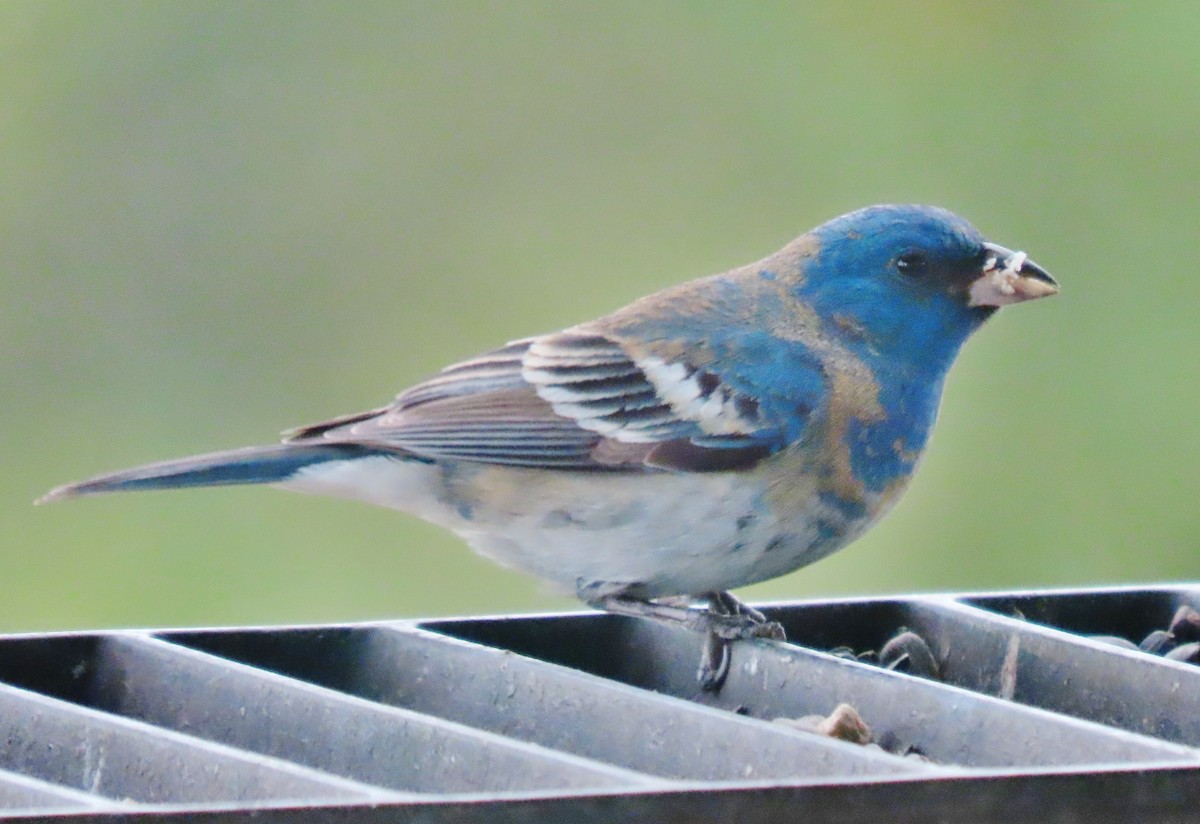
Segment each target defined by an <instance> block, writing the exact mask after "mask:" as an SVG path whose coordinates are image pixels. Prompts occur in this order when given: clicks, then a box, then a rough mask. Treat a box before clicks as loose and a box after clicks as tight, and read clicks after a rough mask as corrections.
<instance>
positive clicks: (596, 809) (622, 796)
mask: <svg viewBox="0 0 1200 824" xmlns="http://www.w3.org/2000/svg"><path fill="white" fill-rule="evenodd" d="M1197 798H1200V770H1196V769H1194V768H1180V767H1172V768H1154V767H1149V768H1147V767H1139V768H1136V769H1112V770H1107V771H1104V772H1102V773H1096V772H1093V771H1084V770H1080V771H1076V770H1053V771H1036V770H1035V771H1023V772H1021V773H1012V772H1011V771H1007V770H1005V771H993V772H987V773H970V774H969V778H968V777H966V776H964V777H962V778H959V779H949V780H947V779H945V778H940V779H914V778H910V777H904V778H901V777H896V778H892V779H888V780H871V781H865V780H856V781H839V782H830V783H828V784H817V785H812V784H807V783H805V784H790V783H787V782H779V783H769V784H740V785H730V784H724V785H722V784H717V785H709V786H704V787H696V788H692V789H687V790H672V791H642V792H632V793H572V794H564V795H554V796H546V795H541V796H532V797H516V798H498V799H495V800H494V801H492V802H490V803H487V804H481V803H480V802H479V801H478V800H477V799H459V798H448V799H445V800H442V801H429V800H426V801H423V802H415V803H405V804H393V803H384V804H369V805H365V804H361V803H360V804H321V805H313V806H291V805H279V804H264V805H260V806H258V807H257V808H255V809H254V810H253V811H250V810H230V809H204V808H195V807H191V808H189V807H173V808H172V807H157V808H152V809H147V810H144V811H139V812H131V813H124V814H121V813H118V814H112V813H79V814H74V815H64V816H61V817H60V816H55V818H54V821H55V822H56V824H98V823H99V822H103V824H148V822H160V824H229V822H233V821H251V820H253V821H254V822H256V824H408V822H412V824H475V822H479V821H487V822H488V824H552V823H553V824H556V823H557V822H561V821H570V822H572V824H607V822H611V821H621V822H627V824H674V823H675V822H678V824H684V822H686V823H687V824H692V822H718V821H720V822H724V821H737V822H738V824H775V823H776V822H779V821H791V820H802V821H804V822H805V824H879V822H881V821H886V822H888V824H923V823H924V822H928V821H970V822H975V823H976V824H1079V822H1081V821H1086V822H1088V824H1127V822H1130V821H1138V822H1154V824H1192V822H1194V821H1195V820H1196V799H1197ZM13 820H43V819H41V818H40V817H36V818H34V817H31V818H17V819H13Z"/></svg>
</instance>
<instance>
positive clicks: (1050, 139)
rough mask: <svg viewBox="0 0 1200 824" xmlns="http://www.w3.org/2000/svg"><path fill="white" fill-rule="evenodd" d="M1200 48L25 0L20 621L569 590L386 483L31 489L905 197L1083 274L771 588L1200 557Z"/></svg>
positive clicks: (358, 400)
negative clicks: (347, 493)
mask: <svg viewBox="0 0 1200 824" xmlns="http://www.w3.org/2000/svg"><path fill="white" fill-rule="evenodd" d="M1198 41H1200V15H1198V14H1197V13H1196V9H1195V7H1194V6H1193V5H1192V4H1189V3H1182V2H1181V3H1176V4H1170V3H1154V4H1127V5H1118V4H1095V3H1087V2H1064V3H1057V4H1043V3H1002V4H963V3H951V2H941V3H922V4H894V5H884V4H876V3H856V2H844V0H831V1H830V2H820V3H807V4H789V3H757V4H746V3H740V4H730V3H709V2H698V3H697V2H693V3H683V2H656V3H642V2H608V3H591V4H583V3H558V2H553V0H544V1H543V2H515V3H488V2H438V3H415V2H405V3H390V2H361V3H354V4H350V5H343V4H334V3H306V2H292V3H240V2H175V3H159V2H149V1H148V0H147V1H146V2H129V1H128V0H91V1H90V2H76V1H74V0H59V1H58V2H43V0H7V2H5V3H3V4H0V122H2V124H3V127H2V128H0V180H2V185H0V237H2V238H3V242H2V243H0V415H2V422H3V427H4V431H5V439H4V442H5V443H7V444H8V446H7V447H5V449H4V469H5V471H4V473H3V477H2V478H0V551H2V552H3V558H4V574H3V576H0V630H3V631H12V630H23V629H42V628H66V627H84V626H96V625H104V626H113V625H140V626H147V625H172V624H175V625H182V624H188V625H192V624H238V623H251V622H281V621H286V622H310V621H314V622H315V621H329V620H351V619H362V618H371V617H387V616H402V615H404V616H411V615H436V614H454V613H464V614H466V613H482V612H499V611H517V610H538V609H557V608H564V607H571V606H573V601H572V600H571V599H569V598H565V597H563V596H561V595H555V594H552V593H548V592H546V591H545V590H544V588H543V587H542V586H541V585H539V584H538V583H537V582H534V581H531V580H529V579H527V578H525V577H522V576H520V575H517V574H514V573H510V572H507V571H503V570H499V569H497V568H496V567H494V566H493V565H492V564H491V563H489V562H487V561H485V560H482V559H479V558H476V557H474V556H473V555H472V554H471V553H470V552H469V551H468V550H467V549H465V548H464V547H463V545H461V544H460V543H459V542H458V541H457V540H456V539H455V538H454V537H453V536H450V535H447V534H444V533H442V532H441V531H439V530H437V529H435V528H433V527H430V526H427V525H424V524H422V523H419V522H417V521H415V520H414V519H412V518H409V517H407V516H404V515H400V514H396V513H392V512H387V511H384V510H375V509H371V508H368V507H366V506H363V505H356V504H352V503H345V502H338V501H332V500H321V499H314V498H305V497H302V496H298V495H288V494H285V493H281V492H277V491H274V490H270V489H246V488H242V489H231V490H214V491H196V492H189V493H170V494H165V493H159V494H147V495H129V496H117V497H112V498H107V499H95V500H88V501H82V502H78V503H72V504H64V505H56V506H53V507H49V508H42V509H35V508H33V507H32V506H30V501H31V500H32V499H33V498H34V497H36V496H37V495H38V494H40V493H41V492H43V491H45V490H46V489H47V488H49V487H51V486H53V485H56V484H58V483H61V482H64V481H67V480H71V479H75V478H79V477H81V476H84V475H88V474H92V473H95V472H99V471H102V470H107V469H114V468H119V467H122V466H127V465H131V464H135V463H139V462H143V461H149V460H155V459H160V458H166V457H174V456H178V455H182V454H188V453H192V452H198V451H205V450H209V449H216V448H221V447H230V446H240V445H244V444H250V443H256V442H264V441H269V440H271V439H272V438H273V436H274V434H275V432H276V430H278V429H280V428H282V427H284V426H288V425H294V424H302V423H307V422H311V421H314V420H319V419H322V418H325V417H329V416H332V415H334V414H338V413H343V412H348V411H353V410H356V409H360V408H366V407H369V406H372V405H377V404H380V403H382V402H384V401H386V400H387V399H388V398H389V397H390V396H391V395H392V394H393V393H394V392H395V391H397V390H399V389H401V388H403V387H404V386H405V385H407V384H408V383H410V382H411V381H414V380H417V379H419V378H421V377H423V376H425V375H426V374H428V373H430V372H432V371H434V370H435V369H437V368H438V367H440V366H441V365H443V364H444V363H446V362H448V361H450V360H452V359H454V358H458V357H463V356H468V355H471V354H474V353H476V352H478V351H480V350H483V349H485V348H488V347H491V346H494V345H496V344H498V343H500V342H503V341H505V340H508V339H511V338H514V337H519V336H523V335H526V334H531V333H535V332H540V331H549V330H551V329H555V328H558V327H561V326H564V325H567V324H570V323H573V322H577V321H580V320H584V319H586V318H588V317H590V316H593V315H597V314H600V313H603V312H606V311H608V310H610V309H613V308H615V307H617V306H619V305H621V304H623V303H625V302H627V301H628V300H630V299H632V298H635V297H637V296H639V295H641V294H644V293H647V292H649V291H651V290H653V289H656V288H659V287H662V286H664V285H667V284H670V283H674V282H677V281H680V280H684V279H687V278H690V277H694V276H698V275H703V274H707V273H710V272H714V271H720V270H722V269H725V268H728V267H730V266H733V265H736V264H740V263H744V262H746V261H749V260H752V259H755V258H757V257H760V256H762V255H765V254H767V253H769V252H771V251H773V250H774V249H776V248H778V247H779V246H781V245H782V244H783V243H785V242H786V241H787V240H789V239H791V238H792V237H793V236H795V235H796V234H799V233H800V232H801V231H803V230H805V229H807V228H809V227H810V226H812V225H815V224H816V223H819V222H821V221H822V220H825V219H826V218H829V217H832V216H833V215H835V214H838V213H840V212H843V211H846V210H848V209H851V208H855V207H858V206H862V205H866V204H868V203H873V202H881V201H897V200H900V201H922V202H931V203H937V204H941V205H944V206H947V207H949V208H952V209H954V210H956V211H959V212H960V213H962V214H964V215H966V216H967V217H969V218H970V219H971V220H973V221H974V222H975V223H976V224H977V225H978V226H979V227H980V228H981V229H982V230H983V231H984V232H985V233H986V234H988V235H989V236H990V237H991V238H993V239H994V240H996V241H998V242H1001V243H1005V244H1007V245H1010V246H1013V247H1016V248H1021V249H1025V250H1027V251H1029V252H1030V253H1031V255H1032V256H1033V257H1034V258H1035V259H1036V260H1037V261H1038V262H1039V263H1041V264H1042V265H1044V266H1046V267H1047V268H1048V269H1050V270H1051V271H1052V272H1053V273H1054V274H1055V275H1056V276H1057V277H1058V278H1059V280H1060V281H1061V282H1062V284H1063V286H1064V292H1063V294H1062V295H1061V296H1060V297H1058V298H1055V299H1053V300H1050V301H1046V302H1044V303H1038V304H1035V305H1031V306H1028V307H1020V308H1018V309H1014V310H1009V311H1005V312H1003V313H1001V316H999V317H998V318H996V319H995V320H994V321H993V322H992V323H991V324H989V327H988V328H987V329H985V330H984V331H983V333H981V334H980V335H979V336H978V337H977V338H976V339H975V340H973V341H972V342H971V344H970V345H968V347H967V349H966V350H965V352H964V355H963V357H962V358H961V359H960V361H959V364H958V366H957V367H956V368H955V370H954V372H953V373H952V374H951V378H950V381H949V385H948V391H947V396H946V399H945V403H944V405H943V410H942V420H941V422H940V424H939V428H938V432H937V434H936V436H935V438H934V441H933V444H932V448H931V450H930V452H929V454H928V456H927V459H926V461H925V465H924V467H923V469H922V471H921V473H920V474H919V476H918V478H917V480H916V482H915V484H914V486H913V488H912V490H911V492H910V493H909V495H908V496H907V498H906V499H905V501H904V502H903V503H902V504H901V505H900V507H899V508H898V510H897V511H896V512H895V514H893V515H892V516H890V517H889V518H888V519H887V520H886V521H885V522H884V523H883V524H882V525H881V526H880V527H878V528H877V529H876V530H874V531H873V532H871V533H870V535H869V536H867V537H866V538H864V539H862V540H861V541H859V542H858V544H856V545H855V546H854V547H852V548H851V549H849V550H847V551H845V552H842V553H840V554H838V555H836V556H834V557H833V558H831V559H829V560H826V561H823V562H821V563H820V564H818V565H816V566H814V567H812V568H809V569H807V570H803V571H801V572H799V573H796V574H794V575H790V576H787V577H785V578H782V579H779V580H777V581H773V582H770V583H767V584H763V585H759V586H757V587H753V588H750V589H748V590H746V591H744V592H743V594H744V595H746V596H748V597H752V598H760V599H761V598H779V597H798V596H813V595H829V594H836V593H860V592H861V593H865V592H898V591H914V590H935V589H946V588H949V589H967V588H970V589H990V588H1000V587H1024V586H1049V585H1078V584H1086V583H1099V582H1133V581H1146V580H1161V579H1178V578H1189V579H1197V578H1200V560H1197V558H1196V552H1195V546H1196V543H1197V539H1198V538H1200V512H1198V510H1197V508H1196V505H1195V501H1196V499H1197V496H1198V495H1200V472H1198V471H1197V468H1198V467H1200V431H1197V427H1196V425H1195V420H1196V414H1195V409H1196V405H1197V401H1198V399H1200V362H1198V359H1197V357H1196V353H1197V352H1200V325H1198V324H1196V323H1195V320H1194V316H1193V314H1192V307H1191V306H1190V305H1189V304H1188V299H1187V295H1188V294H1190V292H1188V291H1187V290H1184V291H1180V290H1181V289H1183V286H1184V285H1185V280H1187V279H1188V278H1190V277H1191V275H1188V274H1187V273H1188V272H1190V271H1191V268H1192V266H1193V264H1192V263H1191V262H1190V260H1191V256H1192V254H1193V253H1194V252H1195V249H1196V245H1197V239H1196V233H1197V226H1198V221H1197V205H1196V198H1195V190H1196V184H1197V180H1198V178H1200V152H1198V151H1197V139H1196V136H1197V134H1200V96H1198V93H1197V91H1196V77H1197V76H1198V75H1200V50H1197V49H1196V47H1195V44H1196V43H1197V42H1198ZM1189 282H1190V281H1189Z"/></svg>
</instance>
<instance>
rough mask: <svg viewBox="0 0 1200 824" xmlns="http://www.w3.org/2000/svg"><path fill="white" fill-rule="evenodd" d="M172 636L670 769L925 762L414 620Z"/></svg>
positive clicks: (850, 769) (741, 771) (585, 750)
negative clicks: (429, 628)
mask: <svg viewBox="0 0 1200 824" xmlns="http://www.w3.org/2000/svg"><path fill="white" fill-rule="evenodd" d="M553 620H554V621H559V620H567V619H566V618H562V619H553ZM434 626H440V624H439V625H434ZM170 637H171V639H172V640H174V641H177V642H179V643H186V644H191V645H194V646H196V647H198V648H201V649H204V650H207V651H209V652H212V653H214V654H217V655H226V656H229V657H232V658H236V659H238V660H241V661H245V662H247V663H250V664H253V665H255V666H260V667H265V668H267V669H271V670H275V671H278V672H285V673H287V674H288V675H291V676H293V677H296V678H303V679H306V680H310V681H313V682H315V683H319V684H323V685H325V686H328V687H331V688H333V689H338V690H344V691H346V692H349V693H351V694H354V695H359V696H362V697H364V698H368V699H370V700H373V701H381V702H383V703H386V704H391V705H394V706H399V707H406V708H408V709H412V710H417V711H419V712H422V713H428V714H430V715H437V716H440V717H443V718H449V719H453V720H455V721H457V722H460V723H463V724H469V725H471V726H475V727H479V728H481V729H487V730H491V731H493V732H496V733H499V734H502V735H506V736H512V737H514V738H517V739H520V740H523V741H530V742H534V743H537V744H541V745H542V746H546V747H552V748H554V749H557V750H563V751H566V752H572V753H576V754H577V755H581V756H585V757H588V758H594V759H597V760H601V761H607V762H609V763H612V764H619V765H621V766H623V767H625V768H627V769H633V770H638V771H641V772H646V773H651V774H654V775H658V776H664V777H668V778H676V779H692V780H709V781H712V780H733V779H746V778H760V779H761V778H784V777H796V776H810V777H811V776H855V775H871V774H895V773H901V772H916V771H922V770H924V769H925V765H922V764H919V763H916V762H912V761H906V760H903V759H899V758H895V757H893V756H889V755H887V754H885V753H882V752H878V751H873V750H868V749H864V748H862V747H857V746H855V745H851V744H847V743H844V742H841V741H834V740H830V739H825V738H822V737H819V736H815V735H811V734H808V733H802V732H797V731H794V730H791V729H787V728H784V727H782V726H780V725H776V724H765V723H762V722H759V721H755V720H752V719H744V718H741V717H739V716H736V715H733V714H730V713H725V712H720V711H716V710H712V709H709V708H706V707H701V706H697V705H695V704H692V703H689V702H684V701H678V700H675V699H672V698H669V697H666V696H662V695H657V694H655V693H653V692H646V691H643V690H638V689H633V688H631V687H628V686H626V685H623V684H617V683H613V682H610V681H606V680H604V679H601V678H596V677H593V676H589V675H585V674H583V673H579V672H575V671H572V670H570V669H567V668H564V667H559V666H553V665H551V664H547V663H544V662H542V661H535V660H531V659H529V658H525V657H523V656H520V655H514V654H512V653H509V652H504V651H500V650H495V649H489V648H487V647H484V646H480V645H478V644H471V643H466V642H463V641H457V640H455V639H452V638H449V637H447V636H446V635H444V634H434V633H431V632H426V631H423V630H420V629H415V628H412V627H401V626H393V627H383V626H376V627H369V628H331V629H318V630H293V631H286V632H253V631H251V632H218V633H185V634H179V633H176V634H172V635H171V636H170ZM596 649H597V650H600V649H602V648H596ZM692 664H693V665H694V664H695V661H692ZM692 683H693V686H694V681H693V682H692Z"/></svg>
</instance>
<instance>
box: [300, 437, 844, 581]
mask: <svg viewBox="0 0 1200 824" xmlns="http://www.w3.org/2000/svg"><path fill="white" fill-rule="evenodd" d="M780 484H786V485H788V488H787V489H786V490H783V495H782V497H786V498H787V499H788V500H789V501H791V502H793V505H791V506H788V507H787V510H788V512H787V514H786V515H780V514H777V513H776V511H775V510H776V509H777V508H778V507H775V506H773V505H772V503H771V501H772V500H777V499H779V498H780V497H781V494H780V492H781V490H780V489H779V486H780ZM279 486H282V487H284V488H287V489H292V490H296V491H301V492H309V493H317V494H324V495H334V496H339V497H348V498H353V499H356V500H362V501H367V502H369V503H373V504H377V505H380V506H385V507H391V508H393V509H400V510H403V511H405V512H410V513H412V514H414V515H417V516H419V517H421V518H424V519H426V520H428V521H431V522H433V523H437V524H440V525H442V526H445V527H447V528H449V529H452V530H453V531H454V532H456V533H458V534H459V535H461V536H462V537H463V538H464V539H465V540H466V541H467V542H468V543H469V544H470V545H471V547H472V548H474V549H475V550H476V551H477V552H479V553H481V554H483V555H486V556H488V557H489V558H492V559H494V560H496V561H498V562H500V563H502V564H504V565H506V566H511V567H514V568H516V569H520V570H523V571H525V572H529V573H532V574H533V575H536V576H538V577H541V578H544V579H546V580H549V581H553V582H555V583H558V584H560V585H563V586H565V587H568V588H570V589H572V590H575V591H578V592H579V593H580V594H581V595H584V596H585V597H595V596H598V595H605V594H616V593H620V592H626V593H628V594H630V595H634V596H636V597H645V598H652V597H661V596H665V595H698V594H701V593H705V592H710V591H713V590H725V589H731V588H733V587H737V586H743V585H745V584H750V583H754V582H756V581H762V580H766V579H768V578H773V577H776V576H778V575H782V574H784V573H786V572H790V571H792V570H794V569H797V568H799V567H802V566H804V565H806V564H810V563H812V562H813V561H816V560H818V559H820V558H822V557H824V556H825V555H828V554H829V553H831V552H833V551H835V550H837V549H839V548H840V547H841V546H843V545H845V543H846V542H848V541H849V540H851V539H852V538H853V537H855V536H856V535H857V534H859V533H860V532H861V531H862V530H863V529H865V528H866V526H867V525H868V522H867V519H866V518H862V519H858V520H856V521H855V522H848V521H847V520H846V518H845V516H844V515H843V514H842V513H841V512H840V511H839V510H838V509H836V508H835V507H832V506H830V505H828V504H826V503H824V502H822V500H821V498H820V496H819V495H817V494H815V491H814V489H813V484H812V482H811V481H810V480H809V479H806V478H803V477H786V478H781V477H779V476H775V477H771V476H769V475H760V474H756V473H750V474H745V473H716V472H714V473H692V474H689V473H657V474H626V473H611V474H606V473H583V472H577V473H571V472H547V471H542V470H534V469H521V468H510V467H499V466H485V465H477V464H445V465H441V464H427V463H418V462H415V461H407V460H402V459H395V458H385V457H378V458H365V459H358V460H353V461H339V462H329V463H323V464H317V465H314V466H312V467H309V468H307V469H305V470H302V471H301V472H300V473H298V474H297V475H296V476H294V477H293V478H292V479H291V480H289V481H287V482H286V483H282V484H279ZM797 502H798V504H799V505H796V503H797Z"/></svg>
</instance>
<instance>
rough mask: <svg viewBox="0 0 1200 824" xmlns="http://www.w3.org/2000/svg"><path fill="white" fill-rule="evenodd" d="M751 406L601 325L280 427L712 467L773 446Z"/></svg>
mask: <svg viewBox="0 0 1200 824" xmlns="http://www.w3.org/2000/svg"><path fill="white" fill-rule="evenodd" d="M676 384H678V385H676ZM722 393H724V394H722ZM757 418H758V403H757V401H755V400H753V399H749V398H748V397H746V396H743V395H739V394H738V393H736V392H734V391H733V390H732V389H730V388H729V387H727V386H724V385H723V384H722V383H721V382H720V381H719V380H718V379H717V378H715V377H712V378H711V379H706V378H705V377H704V376H703V375H701V374H700V373H698V371H697V370H695V369H692V368H690V367H688V366H687V365H679V364H664V363H662V362H659V361H655V362H642V363H639V362H638V361H637V360H636V359H635V358H633V357H632V356H631V355H630V354H629V353H628V352H626V350H625V349H624V348H623V347H622V346H621V345H620V344H619V343H618V342H616V341H613V340H611V339H609V338H607V337H604V336H602V335H593V334H582V333H575V332H563V333H558V334H556V335H547V336H544V337H541V338H534V339H529V340H522V341H516V342H514V343H511V344H509V345H507V346H505V347H503V348H501V349H498V350H495V351H494V352H490V353H488V354H486V355H482V356H480V357H478V358H473V359H471V360H468V361H463V362H461V363H458V364H455V365H453V366H450V367H447V368H446V369H444V370H443V371H442V372H440V373H439V374H438V375H436V376H434V377H433V378H431V379H430V380H427V381H425V382H423V383H420V384H418V385H416V386H414V387H412V388H411V389H408V390H407V391H405V392H403V393H401V394H400V395H399V396H398V397H397V398H396V400H395V402H394V403H393V404H392V405H391V406H388V407H386V408H384V409H379V410H375V411H373V412H367V413H362V414H359V415H348V416H345V417H342V418H338V419H335V420H333V421H329V422H327V423H323V424H317V425H315V426H309V427H304V428H301V429H298V430H294V431H293V432H292V433H289V436H290V439H291V440H298V441H308V440H317V439H320V440H325V441H334V442H341V443H356V444H364V445H372V446H377V447H385V448H391V449H397V450H399V451H403V452H405V453H409V454H412V455H416V456H419V457H424V458H430V459H435V460H437V459H447V460H463V461H475V462H481V463H493V464H504V465H510V466H527V467H540V468H546V469H575V470H596V469H610V470H611V469H623V470H642V471H644V470H647V469H656V468H657V469H675V470H690V471H713V470H720V469H733V468H740V467H744V466H747V465H750V464H752V463H754V462H755V461H757V460H759V459H760V458H762V457H763V456H765V455H767V454H769V453H770V452H771V451H773V449H774V448H776V447H777V446H778V444H774V443H771V440H772V439H771V438H770V437H764V436H768V435H770V434H771V433H770V431H769V428H768V427H766V426H765V425H764V424H763V422H762V421H760V420H758V419H757Z"/></svg>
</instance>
